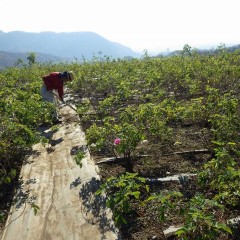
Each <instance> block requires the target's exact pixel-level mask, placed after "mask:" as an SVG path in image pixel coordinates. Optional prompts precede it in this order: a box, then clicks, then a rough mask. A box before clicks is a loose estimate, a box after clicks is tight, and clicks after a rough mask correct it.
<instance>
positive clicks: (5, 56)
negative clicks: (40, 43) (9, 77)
mask: <svg viewBox="0 0 240 240" xmlns="http://www.w3.org/2000/svg"><path fill="white" fill-rule="evenodd" d="M28 54H29V53H22V52H15V53H12V52H4V51H0V69H1V68H4V67H12V66H15V65H16V64H17V63H18V62H19V61H23V62H24V63H25V62H28V60H27V57H28ZM63 60H64V59H63V58H60V57H56V56H53V55H49V54H42V53H36V61H37V62H48V63H49V62H60V61H63Z"/></svg>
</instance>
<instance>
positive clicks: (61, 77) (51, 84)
mask: <svg viewBox="0 0 240 240" xmlns="http://www.w3.org/2000/svg"><path fill="white" fill-rule="evenodd" d="M73 79H74V75H73V73H72V71H65V72H52V73H50V74H48V75H46V76H44V77H42V80H43V84H42V87H41V91H40V92H41V96H42V98H43V100H44V101H47V102H51V103H53V104H55V106H56V108H57V100H56V98H55V94H54V92H53V91H56V92H57V94H58V98H59V99H60V100H61V101H62V102H64V99H63V97H64V85H65V83H66V82H69V81H72V80H73ZM56 108H55V110H54V111H53V113H52V117H53V123H55V124H56V123H60V122H61V121H60V119H59V116H58V113H57V109H56Z"/></svg>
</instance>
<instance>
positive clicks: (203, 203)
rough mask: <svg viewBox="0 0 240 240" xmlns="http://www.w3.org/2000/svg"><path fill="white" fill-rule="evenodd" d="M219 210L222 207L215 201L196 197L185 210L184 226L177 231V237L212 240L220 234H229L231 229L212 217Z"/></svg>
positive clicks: (186, 239) (199, 196)
mask: <svg viewBox="0 0 240 240" xmlns="http://www.w3.org/2000/svg"><path fill="white" fill-rule="evenodd" d="M221 209H223V206H222V205H221V204H219V203H218V202H217V201H214V200H209V199H206V198H205V197H204V196H203V195H201V194H198V195H196V196H195V197H194V198H192V199H191V201H190V203H189V206H188V207H187V208H186V210H185V224H184V227H182V228H181V229H180V230H178V231H177V233H176V234H177V236H178V237H180V239H184V240H188V239H196V240H210V239H212V240H214V239H217V238H218V237H219V235H220V234H231V233H232V232H231V229H230V228H229V227H228V226H227V225H226V224H224V223H221V222H219V221H217V220H216V217H215V216H214V211H219V210H221Z"/></svg>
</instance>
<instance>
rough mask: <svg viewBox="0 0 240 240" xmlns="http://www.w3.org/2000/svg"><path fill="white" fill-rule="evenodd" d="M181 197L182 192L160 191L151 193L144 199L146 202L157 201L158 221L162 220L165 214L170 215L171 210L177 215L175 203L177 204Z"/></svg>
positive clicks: (164, 218)
mask: <svg viewBox="0 0 240 240" xmlns="http://www.w3.org/2000/svg"><path fill="white" fill-rule="evenodd" d="M182 197H183V195H182V193H180V192H176V191H172V192H160V193H156V194H154V195H151V196H150V197H149V198H148V199H147V200H146V202H148V201H157V203H158V204H159V220H160V222H164V221H165V220H166V216H169V215H171V212H172V211H174V215H177V211H176V209H177V205H178V204H179V200H181V198H182ZM179 210H180V209H179ZM178 214H180V213H178Z"/></svg>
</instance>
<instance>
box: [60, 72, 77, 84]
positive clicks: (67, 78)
mask: <svg viewBox="0 0 240 240" xmlns="http://www.w3.org/2000/svg"><path fill="white" fill-rule="evenodd" d="M61 78H62V79H63V81H64V82H69V81H70V82H71V81H72V80H73V79H74V75H73V72H72V71H65V72H61Z"/></svg>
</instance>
